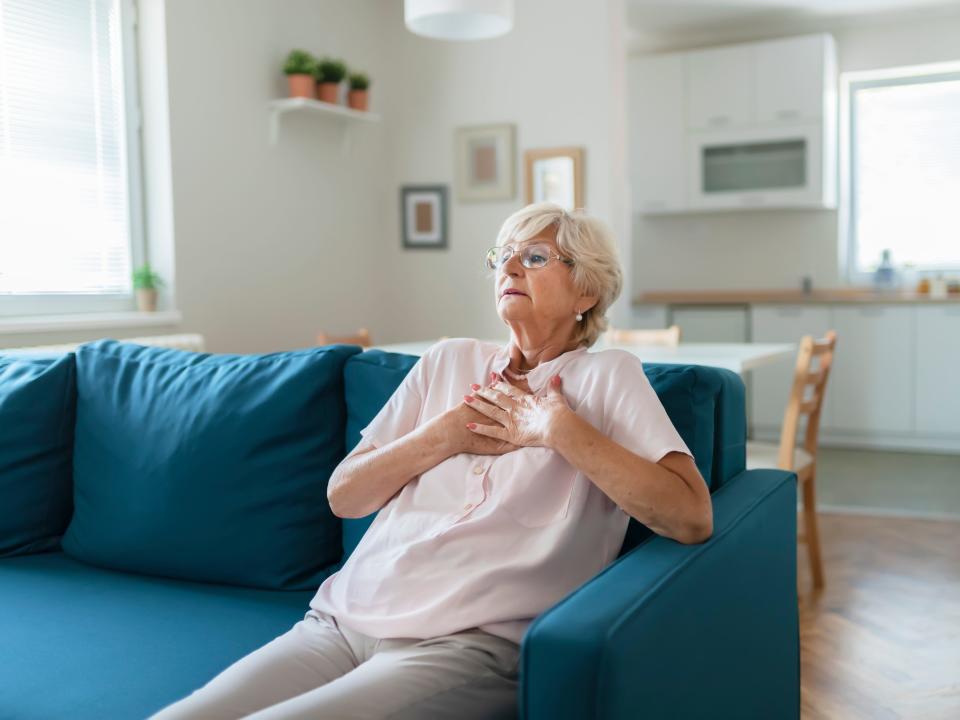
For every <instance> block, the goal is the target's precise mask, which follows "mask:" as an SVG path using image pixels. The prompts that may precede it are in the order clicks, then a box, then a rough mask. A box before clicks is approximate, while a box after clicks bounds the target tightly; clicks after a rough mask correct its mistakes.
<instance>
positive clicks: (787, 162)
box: [686, 123, 836, 210]
mask: <svg viewBox="0 0 960 720" xmlns="http://www.w3.org/2000/svg"><path fill="white" fill-rule="evenodd" d="M835 152H836V148H835V147H834V146H833V143H829V142H827V143H825V142H824V137H823V126H822V124H820V123H803V124H791V125H786V124H785V125H779V124H778V125H770V126H752V127H750V126H747V127H738V128H726V129H717V130H705V131H702V132H695V133H689V134H688V135H687V148H686V153H687V163H688V166H687V167H688V172H687V174H686V175H687V182H688V185H687V197H688V201H689V205H690V207H691V209H697V210H724V209H734V208H739V209H743V208H763V207H770V208H789V207H798V208H799V207H807V208H809V207H820V208H835V207H836V179H835V177H834V176H835V173H836V161H835V160H834V159H833V158H832V155H831V154H832V153H835Z"/></svg>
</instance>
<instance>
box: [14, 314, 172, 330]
mask: <svg viewBox="0 0 960 720" xmlns="http://www.w3.org/2000/svg"><path fill="white" fill-rule="evenodd" d="M182 320H183V316H182V315H181V314H180V311H178V310H163V311H158V312H135V311H128V312H111V313H77V314H75V315H33V316H26V315H25V316H21V317H6V318H5V317H0V335H17V334H20V333H31V332H55V331H57V330H83V329H100V328H123V327H148V326H154V325H177V324H179V323H180V322H181V321H182Z"/></svg>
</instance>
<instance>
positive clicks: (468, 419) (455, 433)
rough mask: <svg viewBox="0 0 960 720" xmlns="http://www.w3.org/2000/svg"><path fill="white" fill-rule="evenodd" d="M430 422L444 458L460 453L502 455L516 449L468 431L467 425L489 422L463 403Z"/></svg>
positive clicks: (508, 444)
mask: <svg viewBox="0 0 960 720" xmlns="http://www.w3.org/2000/svg"><path fill="white" fill-rule="evenodd" d="M431 422H432V423H435V428H434V430H435V432H436V435H435V436H434V437H436V438H437V441H438V443H439V444H440V445H441V446H442V447H443V448H445V450H444V455H446V457H452V456H454V455H459V454H460V453H472V454H474V455H503V454H504V453H508V452H510V451H511V450H516V449H517V446H516V445H512V444H511V443H509V442H505V441H503V440H500V439H497V438H493V437H484V436H483V435H482V434H479V433H476V432H473V431H471V430H468V429H467V424H468V423H478V424H479V423H489V422H490V421H489V420H487V418H486V417H484V416H483V415H482V414H481V413H479V412H478V411H477V410H475V409H474V408H472V407H470V406H469V405H466V404H464V403H460V404H459V405H456V406H455V407H452V408H450V409H449V410H447V411H446V412H444V413H441V414H440V415H438V416H437V417H436V418H435V419H434V420H432V421H431ZM491 427H492V426H491Z"/></svg>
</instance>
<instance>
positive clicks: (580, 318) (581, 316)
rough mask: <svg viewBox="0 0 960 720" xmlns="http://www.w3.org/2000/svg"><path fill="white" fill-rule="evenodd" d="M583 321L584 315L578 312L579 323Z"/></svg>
mask: <svg viewBox="0 0 960 720" xmlns="http://www.w3.org/2000/svg"><path fill="white" fill-rule="evenodd" d="M581 320H583V313H582V312H578V313H577V322H580V321H581Z"/></svg>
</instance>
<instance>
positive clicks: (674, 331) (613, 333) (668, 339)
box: [605, 325, 680, 347]
mask: <svg viewBox="0 0 960 720" xmlns="http://www.w3.org/2000/svg"><path fill="white" fill-rule="evenodd" d="M605 335H606V339H607V342H609V343H613V344H621V343H622V344H625V345H665V346H668V347H675V346H677V345H679V344H680V326H679V325H671V326H670V327H668V328H664V329H662V330H617V329H614V328H610V329H609V330H607V332H606V333H605Z"/></svg>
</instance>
